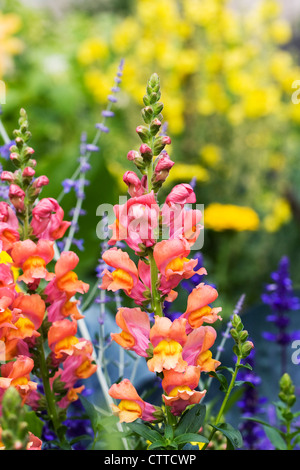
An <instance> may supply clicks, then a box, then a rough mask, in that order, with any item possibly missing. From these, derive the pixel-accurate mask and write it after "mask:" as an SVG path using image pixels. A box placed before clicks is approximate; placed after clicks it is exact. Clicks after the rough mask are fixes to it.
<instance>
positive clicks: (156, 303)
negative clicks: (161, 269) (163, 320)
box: [149, 250, 163, 317]
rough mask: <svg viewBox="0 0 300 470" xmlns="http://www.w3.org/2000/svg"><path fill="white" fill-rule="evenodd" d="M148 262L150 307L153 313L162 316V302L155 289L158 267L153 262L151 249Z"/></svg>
mask: <svg viewBox="0 0 300 470" xmlns="http://www.w3.org/2000/svg"><path fill="white" fill-rule="evenodd" d="M149 262H150V272H151V292H152V295H151V299H152V308H153V310H154V313H155V315H158V316H159V317H162V316H163V310H162V302H161V297H160V294H159V292H158V290H157V283H158V269H157V266H156V262H155V259H154V256H153V251H152V250H149Z"/></svg>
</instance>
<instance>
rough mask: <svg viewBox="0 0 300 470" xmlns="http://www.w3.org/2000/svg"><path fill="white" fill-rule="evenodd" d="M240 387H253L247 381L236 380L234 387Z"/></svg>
mask: <svg viewBox="0 0 300 470" xmlns="http://www.w3.org/2000/svg"><path fill="white" fill-rule="evenodd" d="M241 385H248V387H252V388H253V387H254V385H253V383H252V382H248V381H247V380H236V381H235V382H234V386H235V387H241Z"/></svg>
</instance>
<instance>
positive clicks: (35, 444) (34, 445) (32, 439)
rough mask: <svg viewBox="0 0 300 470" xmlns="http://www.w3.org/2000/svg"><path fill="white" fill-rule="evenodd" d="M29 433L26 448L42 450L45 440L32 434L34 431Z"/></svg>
mask: <svg viewBox="0 0 300 470" xmlns="http://www.w3.org/2000/svg"><path fill="white" fill-rule="evenodd" d="M28 435H29V442H28V444H27V447H26V450H42V445H43V441H41V439H40V438H38V437H37V436H35V435H34V434H32V432H29V433H28Z"/></svg>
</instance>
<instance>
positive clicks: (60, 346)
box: [48, 319, 79, 358]
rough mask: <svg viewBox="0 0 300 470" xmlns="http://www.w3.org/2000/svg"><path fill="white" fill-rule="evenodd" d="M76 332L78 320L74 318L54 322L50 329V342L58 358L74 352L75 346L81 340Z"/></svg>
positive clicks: (50, 346)
mask: <svg viewBox="0 0 300 470" xmlns="http://www.w3.org/2000/svg"><path fill="white" fill-rule="evenodd" d="M76 333H77V322H76V321H75V320H73V319H72V320H71V321H70V320H68V319H66V320H58V321H55V322H53V323H52V325H51V326H50V328H49V331H48V344H49V348H50V349H51V350H52V351H53V353H54V355H55V357H56V358H63V357H65V355H70V354H72V353H73V348H74V346H75V345H76V344H77V343H78V342H79V339H78V338H77V337H76V336H75V335H76Z"/></svg>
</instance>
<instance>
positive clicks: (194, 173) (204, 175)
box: [166, 162, 209, 184]
mask: <svg viewBox="0 0 300 470" xmlns="http://www.w3.org/2000/svg"><path fill="white" fill-rule="evenodd" d="M192 178H195V179H196V181H197V182H203V181H207V180H208V179H209V173H208V171H207V170H206V169H205V168H203V167H202V166H200V165H192V164H185V163H180V162H178V163H176V165H174V166H173V167H172V169H171V171H170V173H169V176H168V178H167V180H166V184H168V183H172V182H174V181H183V182H184V181H189V180H191V179H192Z"/></svg>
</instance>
